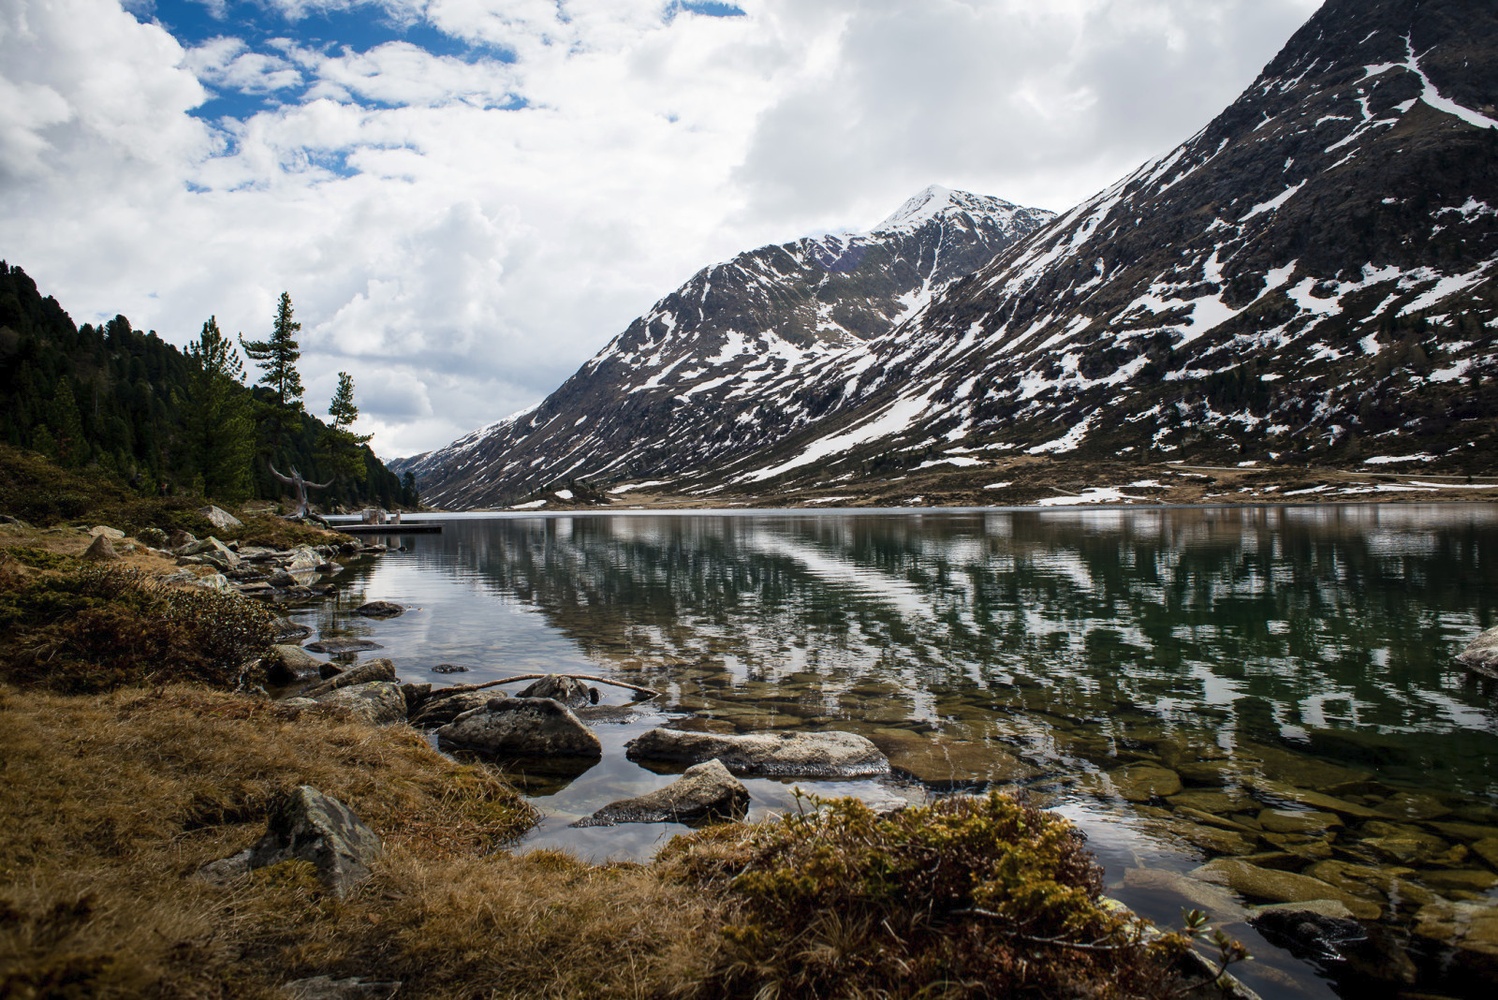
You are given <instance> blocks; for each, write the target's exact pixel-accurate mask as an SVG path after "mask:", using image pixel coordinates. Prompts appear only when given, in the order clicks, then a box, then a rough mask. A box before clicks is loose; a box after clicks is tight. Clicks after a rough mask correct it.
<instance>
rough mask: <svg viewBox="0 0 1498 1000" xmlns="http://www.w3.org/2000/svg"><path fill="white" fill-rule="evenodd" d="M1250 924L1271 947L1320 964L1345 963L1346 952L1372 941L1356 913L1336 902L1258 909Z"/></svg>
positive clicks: (1306, 903) (1253, 911)
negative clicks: (1350, 948) (1278, 947)
mask: <svg viewBox="0 0 1498 1000" xmlns="http://www.w3.org/2000/svg"><path fill="white" fill-rule="evenodd" d="M1248 922H1249V924H1250V925H1252V927H1253V928H1254V930H1256V931H1258V932H1259V933H1260V934H1262V935H1264V937H1265V939H1266V940H1268V941H1269V943H1270V944H1276V945H1279V946H1280V947H1281V948H1284V949H1285V950H1287V951H1289V952H1290V953H1291V954H1293V955H1296V956H1299V957H1301V958H1311V959H1316V960H1320V961H1334V962H1335V961H1342V960H1344V959H1345V955H1344V950H1346V949H1348V948H1349V946H1356V945H1359V944H1362V943H1363V942H1365V941H1367V940H1368V933H1367V931H1365V930H1364V929H1363V925H1362V924H1360V923H1359V922H1358V921H1357V919H1356V918H1355V917H1353V915H1352V911H1351V910H1349V909H1348V908H1347V907H1346V906H1344V905H1343V904H1342V903H1339V902H1338V901H1336V900H1334V899H1315V900H1308V901H1306V902H1303V903H1275V904H1273V905H1270V906H1257V907H1254V908H1253V910H1251V911H1250V913H1249V917H1248Z"/></svg>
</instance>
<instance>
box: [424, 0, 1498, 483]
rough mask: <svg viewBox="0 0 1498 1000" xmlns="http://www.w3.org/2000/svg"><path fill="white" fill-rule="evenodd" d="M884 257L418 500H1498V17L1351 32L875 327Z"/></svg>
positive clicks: (815, 282)
mask: <svg viewBox="0 0 1498 1000" xmlns="http://www.w3.org/2000/svg"><path fill="white" fill-rule="evenodd" d="M938 200H939V198H938ZM954 204H955V202H954ZM946 211H947V209H946V208H944V207H943V208H938V209H936V210H935V211H934V212H931V213H929V214H928V213H927V208H926V207H923V206H922V205H921V199H919V198H918V199H916V200H915V201H914V202H913V203H912V204H911V205H909V206H907V207H906V208H905V209H902V211H901V213H897V215H896V216H895V217H893V220H892V221H893V223H894V225H893V228H894V229H895V230H899V231H903V230H904V229H905V228H908V227H910V226H915V225H917V223H918V222H920V220H922V219H928V222H926V223H921V224H922V225H925V224H929V221H930V220H935V219H938V218H944V216H943V213H944V212H946ZM974 218H976V217H975V216H974ZM1032 218H1034V216H1032ZM949 225H950V226H955V223H953V224H949ZM867 239H869V240H876V241H879V242H880V244H881V246H880V247H879V248H876V247H875V246H872V245H868V249H867V250H866V251H864V252H865V253H866V254H868V255H870V256H873V255H875V254H878V255H879V259H880V260H881V261H888V262H890V265H893V262H894V261H897V260H901V259H903V260H911V259H912V258H914V259H916V260H920V261H925V260H926V259H927V258H926V257H925V256H924V255H916V254H914V253H911V252H908V251H901V252H894V251H892V250H890V249H888V248H889V247H891V246H892V244H891V243H889V242H888V239H889V234H888V233H887V232H886V231H885V230H884V229H882V228H881V229H879V230H875V232H874V233H872V234H870V236H869V237H868V238H867ZM930 240H931V237H927V241H928V242H927V244H926V245H930ZM866 245H867V244H864V243H860V242H858V240H857V238H851V239H847V240H840V239H829V240H826V241H802V242H801V243H799V244H792V245H789V246H788V247H787V248H785V249H784V251H782V250H781V248H767V249H766V250H762V251H756V252H755V253H754V254H748V255H744V256H743V257H740V258H738V259H737V260H735V261H734V262H732V263H731V264H729V265H722V266H720V267H719V268H712V269H709V270H708V271H704V272H703V273H702V274H699V275H698V276H697V277H696V278H694V279H693V281H692V282H691V283H689V284H688V286H686V287H685V288H684V289H682V290H681V291H680V292H678V293H676V294H675V295H673V296H671V297H668V298H667V299H665V300H663V302H662V303H661V305H659V306H658V307H657V308H656V310H654V311H652V313H651V314H650V315H648V316H646V317H644V318H642V319H641V320H640V321H638V322H637V323H635V324H634V325H632V326H631V327H630V329H629V330H628V331H626V332H625V333H624V334H623V335H622V336H620V337H619V338H618V339H616V340H615V341H614V342H613V343H612V344H610V345H609V347H608V348H607V349H605V350H604V351H603V352H602V353H601V354H600V355H599V356H598V357H597V358H595V359H594V360H593V361H591V362H589V364H588V365H586V366H584V368H583V370H582V371H580V372H579V373H578V374H577V375H576V376H574V377H573V379H571V380H569V382H568V383H567V384H566V385H564V386H563V387H562V388H561V389H559V390H558V391H557V392H556V393H555V394H553V395H552V396H551V397H549V398H548V399H547V400H546V401H545V402H544V403H543V404H541V407H540V408H539V409H538V410H537V411H535V412H534V413H531V414H528V415H525V416H522V417H519V418H516V419H514V420H511V421H509V422H507V423H503V424H500V425H496V426H495V427H493V428H489V429H486V430H485V431H482V432H477V433H476V434H474V435H471V436H470V437H469V438H467V439H464V440H463V441H460V442H457V443H456V444H454V445H453V446H451V447H450V448H448V449H444V451H443V452H440V453H435V454H434V455H432V456H428V457H427V459H426V461H425V462H424V463H423V466H421V467H418V469H417V475H418V476H419V477H422V478H423V479H426V478H427V477H428V476H434V477H435V478H434V479H428V480H427V481H428V483H429V484H431V483H435V484H439V485H438V490H437V492H436V493H435V494H432V493H431V492H430V488H428V495H431V496H433V498H434V499H435V500H436V501H437V502H446V503H449V504H454V505H464V506H473V505H479V504H488V503H495V502H498V501H500V500H502V499H506V498H509V499H514V498H516V497H517V496H518V495H519V494H521V493H523V492H524V491H525V490H527V489H536V488H538V487H540V486H543V485H547V484H549V483H555V482H557V481H559V480H561V479H564V478H578V479H582V478H583V477H590V478H591V479H592V480H593V482H594V484H595V485H602V484H604V483H607V482H609V481H612V480H613V479H615V478H617V477H621V476H622V477H626V478H628V479H631V480H634V481H636V482H637V483H638V481H640V480H645V482H643V483H638V485H640V486H641V487H642V488H646V487H648V488H653V489H656V490H657V491H658V492H660V491H668V492H669V493H670V494H672V495H673V496H676V497H680V498H683V499H687V498H693V497H698V498H703V499H704V500H718V501H722V500H726V499H727V498H730V497H736V498H738V499H740V500H746V501H749V502H811V501H812V500H814V499H819V498H821V497H820V496H819V494H825V493H827V492H828V491H835V492H836V494H837V499H839V500H846V501H852V502H859V501H862V502H876V501H877V502H887V501H889V500H890V499H891V498H893V497H896V496H903V497H905V498H906V499H907V500H908V499H910V498H912V497H915V498H917V499H921V498H924V502H971V501H973V500H981V502H985V503H991V502H1022V501H1028V500H1031V499H1034V498H1035V497H1036V496H1039V495H1040V494H1041V493H1043V492H1046V491H1047V490H1048V489H1050V487H1052V486H1054V485H1055V484H1057V483H1058V482H1061V481H1062V479H1063V478H1064V477H1072V478H1071V479H1069V480H1068V481H1070V482H1072V484H1073V486H1074V487H1079V486H1080V483H1081V482H1085V481H1086V476H1085V475H1082V474H1081V473H1075V470H1078V469H1090V470H1096V469H1098V468H1103V467H1107V468H1108V469H1110V470H1128V469H1135V470H1137V469H1139V468H1141V467H1145V466H1156V465H1158V464H1159V463H1162V462H1189V463H1200V464H1216V465H1221V466H1226V467H1230V468H1231V467H1236V466H1240V465H1244V466H1247V465H1253V466H1256V467H1259V468H1265V469H1292V468H1300V469H1304V468H1306V467H1308V466H1310V467H1314V468H1316V469H1323V470H1324V469H1333V468H1342V469H1347V468H1352V469H1364V470H1369V471H1373V472H1378V471H1391V470H1410V469H1419V470H1420V471H1422V472H1445V473H1462V474H1468V475H1470V474H1473V473H1478V472H1484V471H1498V469H1495V464H1498V463H1495V460H1494V455H1495V445H1498V437H1495V434H1494V431H1495V429H1498V428H1495V421H1498V378H1495V376H1498V345H1495V337H1498V284H1495V281H1494V276H1495V274H1498V267H1495V259H1498V5H1495V4H1493V3H1491V0H1327V2H1326V3H1325V4H1324V5H1323V6H1322V7H1321V9H1320V10H1319V11H1318V12H1317V13H1316V14H1315V15H1313V16H1312V17H1311V19H1310V20H1309V21H1308V22H1307V23H1306V24H1305V25H1304V26H1303V27H1302V28H1301V29H1300V30H1299V31H1298V32H1296V33H1295V35H1294V36H1293V37H1292V38H1291V39H1290V40H1289V42H1288V43H1287V45H1286V46H1285V48H1284V49H1283V50H1282V51H1281V52H1280V54H1279V55H1278V56H1276V57H1275V58H1274V59H1273V60H1272V61H1271V62H1270V63H1269V65H1268V66H1266V67H1265V69H1264V70H1263V72H1262V73H1261V74H1260V76H1259V77H1258V79H1256V80H1255V81H1254V82H1253V83H1252V84H1251V85H1250V86H1249V88H1248V89H1247V90H1246V91H1245V92H1244V93H1243V94H1242V95H1241V96H1240V97H1239V98H1238V99H1237V100H1236V101H1235V102H1233V104H1232V105H1230V106H1229V107H1228V108H1227V109H1226V110H1224V111H1223V112H1222V113H1221V114H1220V115H1218V116H1217V118H1216V119H1215V120H1213V121H1212V122H1211V123H1210V124H1209V125H1208V126H1207V127H1206V128H1204V129H1202V130H1201V131H1200V132H1198V133H1197V134H1196V135H1194V136H1192V137H1191V138H1190V139H1188V140H1187V141H1186V142H1185V143H1183V144H1182V145H1181V146H1179V147H1177V148H1176V149H1174V150H1171V151H1170V152H1168V153H1166V154H1165V155H1163V156H1161V157H1158V158H1156V159H1154V160H1151V161H1150V162H1148V163H1146V164H1144V165H1143V166H1141V167H1140V168H1139V169H1137V170H1136V171H1134V172H1133V173H1131V174H1130V175H1129V176H1127V177H1125V178H1123V179H1122V180H1120V181H1119V182H1118V183H1116V184H1114V185H1112V186H1111V187H1109V188H1108V189H1107V190H1105V191H1103V192H1101V193H1099V194H1097V195H1095V196H1094V197H1092V198H1090V199H1088V200H1087V201H1085V202H1083V203H1082V204H1081V205H1078V206H1077V207H1076V208H1074V209H1072V210H1071V211H1070V212H1067V213H1066V214H1065V215H1063V216H1062V217H1060V218H1057V219H1055V220H1053V221H1051V222H1050V223H1049V224H1048V225H1045V226H1043V227H1041V228H1039V229H1037V230H1036V231H1034V232H1032V233H1030V234H1029V235H1028V236H1026V237H1025V238H1023V239H1020V240H1018V241H1016V242H1014V243H1012V244H1010V245H1008V246H1006V247H1003V248H1002V249H999V250H998V252H997V253H996V254H993V255H992V257H991V259H989V260H986V261H983V262H982V263H981V264H977V265H973V264H971V263H968V262H966V261H965V262H964V268H966V267H972V273H969V274H966V275H965V276H961V277H955V276H954V277H953V278H951V279H950V280H948V281H946V282H945V283H944V281H943V278H944V277H945V276H946V275H952V274H953V272H944V273H943V274H941V275H937V276H936V277H934V278H933V279H932V280H931V281H929V282H925V281H921V282H916V280H915V275H916V274H918V273H919V269H917V270H916V271H915V272H913V273H906V275H905V278H904V281H903V283H902V284H900V285H899V288H900V290H899V291H898V292H894V291H893V289H891V291H889V292H886V293H884V294H883V295H882V296H873V295H868V296H865V295H863V294H861V288H860V281H859V279H860V276H861V275H862V274H864V273H865V272H864V271H863V269H861V268H855V269H852V270H851V271H847V269H846V268H844V267H843V265H842V263H841V262H843V261H845V260H848V259H850V258H854V257H856V254H857V253H858V251H859V249H860V248H862V247H864V246H866ZM990 246H991V244H989V245H987V246H982V247H977V246H975V247H974V248H973V252H974V254H978V253H980V251H981V252H991V250H990ZM931 253H932V255H933V256H934V255H935V251H934V250H932V251H931ZM890 265H886V266H884V267H881V269H880V273H881V278H882V274H883V273H884V272H885V271H886V270H888V269H889V266H890ZM896 269H898V267H896ZM845 271H846V272H847V273H848V275H849V278H848V280H840V279H841V276H842V275H843V274H844V273H845ZM902 273H904V272H902ZM824 275H825V277H824ZM835 276H836V277H835ZM719 282H722V287H723V288H724V289H725V290H727V289H729V288H732V289H733V292H732V296H731V297H732V300H733V305H732V306H731V307H729V308H727V309H724V310H723V314H722V315H721V316H720V315H719V310H718V309H715V310H714V311H713V313H712V315H713V322H712V326H711V330H710V331H709V330H708V329H706V328H704V327H703V324H705V323H706V322H707V315H706V314H705V313H703V314H699V313H698V310H699V307H700V306H705V305H706V304H707V302H708V301H710V300H711V299H712V296H713V294H714V293H715V292H716V290H717V289H719V287H720V285H719ZM882 287H887V286H882ZM823 289H835V290H836V291H837V294H838V296H839V300H838V304H837V305H832V304H830V303H827V302H826V300H825V299H824V298H823V297H822V290H823ZM850 297H851V301H856V302H857V303H858V304H859V306H860V310H859V311H858V313H857V316H858V317H862V318H863V320H865V321H863V322H861V321H860V320H859V319H858V318H856V317H855V316H852V315H849V314H848V311H847V309H848V307H847V306H846V305H844V303H846V302H848V301H850ZM761 303H765V304H767V306H769V308H760V309H756V308H754V306H756V305H759V304H761ZM772 317H773V321H772ZM782 317H785V318H782ZM845 317H846V318H845ZM694 320H695V321H696V324H695V325H694V324H693V321H694ZM876 320H883V322H882V323H880V322H876ZM824 323H826V324H827V325H826V326H825V327H824V326H823V324H824ZM766 330H774V331H775V332H774V333H773V334H772V333H766V332H763V331H766ZM824 331H825V333H824ZM699 337H700V338H701V341H699ZM590 426H591V427H592V428H593V430H591V431H589V430H587V428H589V427H590ZM1074 473H1075V475H1074ZM662 480H665V481H667V482H666V483H665V484H664V485H662V484H661V482H660V481H662ZM1123 481H1127V480H1123ZM1150 482H1152V480H1150V479H1143V480H1140V482H1139V485H1144V484H1148V483H1150ZM625 485H626V486H628V485H631V484H625ZM613 489H614V490H615V491H616V492H618V491H619V489H620V487H618V486H615V487H613ZM1050 492H1054V490H1053V489H1051V490H1050Z"/></svg>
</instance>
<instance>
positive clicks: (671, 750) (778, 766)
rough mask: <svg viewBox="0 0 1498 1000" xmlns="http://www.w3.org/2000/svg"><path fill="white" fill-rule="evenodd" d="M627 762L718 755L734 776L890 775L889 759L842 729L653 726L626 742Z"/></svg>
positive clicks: (698, 759) (679, 760)
mask: <svg viewBox="0 0 1498 1000" xmlns="http://www.w3.org/2000/svg"><path fill="white" fill-rule="evenodd" d="M625 755H626V756H627V757H629V759H630V760H638V761H655V762H661V763H668V764H701V763H703V762H705V761H708V760H712V759H713V758H715V757H716V758H717V759H718V760H720V761H722V762H723V765H724V766H725V767H727V768H728V770H730V771H732V772H733V773H734V774H738V775H768V776H773V777H785V778H863V777H870V776H873V775H876V774H887V773H889V761H888V760H887V759H886V758H885V756H884V754H882V753H880V752H879V748H878V747H876V746H874V744H873V743H871V742H869V741H868V740H867V739H865V738H863V737H862V736H857V735H855V734H853V733H843V732H835V731H834V732H822V733H790V732H777V733H747V734H745V735H742V736H728V735H719V734H717V733H688V732H682V731H681V730H677V729H652V730H650V731H649V732H647V733H644V734H643V735H641V736H637V737H635V738H634V739H633V740H631V741H630V742H629V743H628V744H626V746H625Z"/></svg>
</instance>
